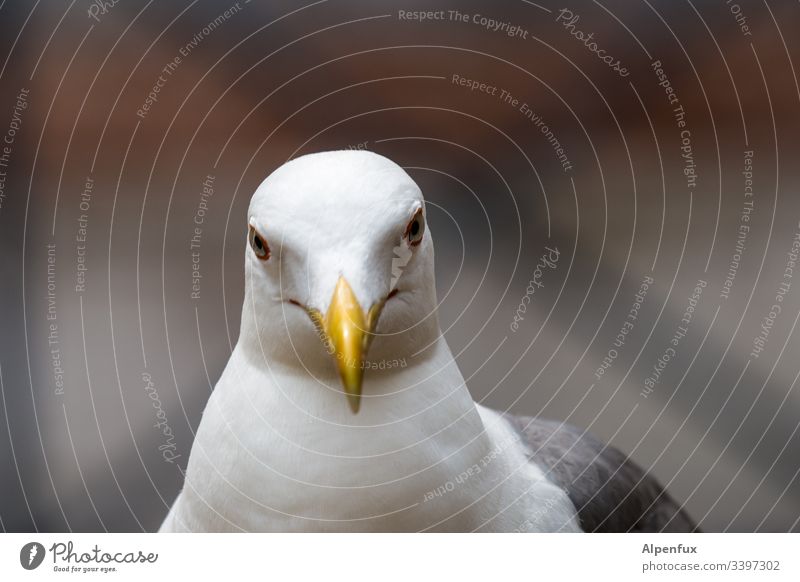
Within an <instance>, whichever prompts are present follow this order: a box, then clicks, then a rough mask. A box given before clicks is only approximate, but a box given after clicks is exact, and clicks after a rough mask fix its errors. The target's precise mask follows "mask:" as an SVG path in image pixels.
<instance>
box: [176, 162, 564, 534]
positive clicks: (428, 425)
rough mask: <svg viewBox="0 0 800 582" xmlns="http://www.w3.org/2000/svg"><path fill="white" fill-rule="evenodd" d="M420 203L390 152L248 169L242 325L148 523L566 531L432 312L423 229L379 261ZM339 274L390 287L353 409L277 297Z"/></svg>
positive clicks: (322, 352) (291, 309) (549, 490)
mask: <svg viewBox="0 0 800 582" xmlns="http://www.w3.org/2000/svg"><path fill="white" fill-rule="evenodd" d="M423 204H424V201H423V199H422V194H421V192H420V191H419V188H418V187H417V186H416V184H415V183H414V182H413V181H412V180H411V178H410V177H409V176H408V175H407V174H406V173H405V172H404V171H403V170H402V169H401V168H400V167H399V166H397V165H396V164H394V163H393V162H391V161H389V160H387V159H386V158H383V157H381V156H378V155H376V154H373V153H369V152H364V151H359V152H356V151H347V152H328V153H321V154H313V155H309V156H304V157H302V158H298V159H296V160H293V161H291V162H289V163H287V164H285V165H284V166H282V167H281V168H279V169H278V170H277V171H275V172H274V173H273V174H272V175H270V176H269V177H268V178H267V179H266V180H265V181H264V183H263V184H262V185H261V186H260V187H259V189H258V190H257V191H256V193H255V195H254V196H253V200H252V202H251V205H250V211H249V221H250V224H251V225H253V226H254V227H255V228H257V230H258V231H259V233H260V234H261V235H263V236H264V238H265V240H266V241H267V244H269V246H270V249H271V252H272V256H271V258H270V259H269V260H268V261H266V262H264V261H260V260H258V258H257V257H255V255H254V254H253V253H252V251H250V250H249V248H248V251H247V260H246V269H245V271H246V291H245V301H244V308H243V312H242V326H241V335H240V338H239V342H238V343H237V345H236V348H235V349H234V351H233V354H232V355H231V358H230V360H229V362H228V365H227V366H226V368H225V371H224V372H223V374H222V377H221V378H220V380H219V382H218V383H217V386H216V388H215V390H214V392H213V394H212V396H211V398H210V399H209V402H208V405H207V407H206V410H205V412H204V414H203V418H202V422H201V424H200V427H199V429H198V432H197V437H196V439H195V443H194V446H193V448H192V453H191V455H190V459H189V464H188V467H187V474H186V483H185V486H184V489H183V491H182V492H181V494H180V496H179V497H178V499H177V500H176V502H175V504H174V506H173V508H172V509H171V511H170V513H169V515H168V517H167V519H166V520H165V522H164V524H163V525H162V528H161V529H162V531H186V530H190V531H240V530H245V531H421V530H437V531H472V530H482V531H513V530H525V531H551V530H558V529H560V528H561V529H562V530H566V531H579V527H578V524H577V521H576V518H575V508H574V506H573V505H572V503H571V502H570V501H569V499H568V497H567V496H566V494H565V493H564V492H563V491H562V490H561V489H559V488H558V487H556V486H555V485H554V484H552V483H551V482H549V481H548V480H547V479H546V478H545V477H544V475H543V474H542V473H541V471H540V470H539V469H538V468H536V467H535V466H534V465H533V464H531V463H529V462H528V461H527V459H526V457H525V454H524V448H523V446H522V445H521V444H520V442H519V440H518V438H517V436H516V434H515V433H514V432H513V431H512V430H511V428H510V426H509V425H508V423H507V422H506V421H505V420H504V419H503V418H502V417H500V416H499V415H498V414H497V413H494V412H492V411H490V410H488V409H486V408H483V407H481V406H478V405H476V404H475V403H474V402H473V400H472V398H471V397H470V395H469V392H468V390H467V388H466V386H465V383H464V379H463V377H462V375H461V373H460V372H459V370H458V367H457V365H456V363H455V361H454V359H453V357H452V355H451V352H450V350H449V348H448V346H447V344H446V342H445V340H444V338H443V337H442V336H441V331H440V329H439V324H438V320H437V317H436V293H435V289H434V279H433V242H432V239H431V236H430V230H428V231H426V232H425V235H424V238H423V241H422V243H421V244H420V245H419V246H418V247H414V250H413V255H412V256H411V257H410V258H409V259H408V261H407V263H406V264H405V265H404V266H403V269H402V273H401V274H400V276H399V278H398V277H397V273H396V272H395V273H394V275H393V273H392V265H393V262H392V259H393V258H396V257H397V255H398V253H397V252H396V247H397V245H398V244H403V240H402V236H403V233H404V229H405V227H406V225H407V223H408V221H409V220H410V218H411V217H412V216H413V214H414V212H416V211H417V209H419V208H421V207H422V206H423ZM395 266H396V265H395ZM339 276H344V277H345V278H346V279H347V280H348V281H349V283H350V285H351V286H352V288H353V291H354V292H355V295H356V297H358V299H359V302H360V303H361V305H362V307H364V308H365V309H368V308H369V306H370V305H372V304H373V303H375V302H378V301H381V300H383V299H384V298H385V297H386V296H387V295H388V293H389V292H390V291H391V290H392V286H393V284H394V283H395V280H396V286H397V289H398V294H397V295H396V296H395V297H393V298H392V299H390V300H389V301H388V302H387V303H386V306H385V309H384V311H383V313H382V315H381V318H380V323H379V326H378V333H379V335H378V337H377V338H376V339H375V340H374V342H373V344H372V346H371V348H370V351H369V354H368V359H369V361H370V362H371V363H373V364H374V366H375V367H376V368H378V369H370V368H368V369H367V371H366V374H365V378H364V396H363V402H362V406H361V410H360V412H359V413H358V414H353V413H352V412H351V411H350V409H349V407H348V406H347V402H346V399H345V398H344V395H343V394H342V390H341V387H340V385H339V379H338V376H337V373H336V368H335V366H334V363H333V358H332V357H331V355H330V354H329V353H327V351H326V349H325V347H324V345H323V343H322V342H321V341H320V338H319V337H318V335H317V332H316V330H315V329H314V326H313V325H312V324H311V321H310V319H309V317H308V315H307V314H306V312H305V311H304V310H303V309H302V308H300V307H297V306H296V305H294V304H292V303H289V300H294V301H296V302H299V303H301V304H303V305H305V306H308V307H312V308H315V309H318V310H319V311H320V312H322V313H325V311H326V310H327V307H328V303H329V302H330V298H331V296H332V293H333V288H334V286H335V284H336V281H337V280H338V278H339ZM381 363H382V364H381ZM381 367H383V369H380V368H381Z"/></svg>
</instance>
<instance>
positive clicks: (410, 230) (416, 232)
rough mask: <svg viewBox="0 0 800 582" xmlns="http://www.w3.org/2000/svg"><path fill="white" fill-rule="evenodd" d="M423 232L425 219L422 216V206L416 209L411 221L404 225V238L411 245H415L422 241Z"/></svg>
mask: <svg viewBox="0 0 800 582" xmlns="http://www.w3.org/2000/svg"><path fill="white" fill-rule="evenodd" d="M424 234H425V219H424V218H423V216H422V208H420V209H419V210H417V212H416V213H415V214H414V217H413V218H412V219H411V222H409V223H408V226H407V227H406V233H405V238H406V239H407V240H408V244H409V245H411V246H417V245H418V244H419V243H421V242H422V235H424Z"/></svg>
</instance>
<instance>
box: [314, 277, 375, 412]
mask: <svg viewBox="0 0 800 582" xmlns="http://www.w3.org/2000/svg"><path fill="white" fill-rule="evenodd" d="M382 309H383V302H380V303H376V304H375V305H373V306H372V307H371V308H370V310H369V312H368V313H365V312H364V310H363V309H362V308H361V305H360V304H359V303H358V299H357V298H356V296H355V294H354V293H353V289H352V288H351V287H350V284H349V283H348V282H347V280H346V279H345V278H344V277H339V280H338V281H337V283H336V289H334V291H333V298H332V299H331V304H330V307H328V313H326V314H325V317H320V314H319V312H318V311H312V312H311V318H312V320H314V323H315V324H316V325H317V326H318V327H319V328H321V329H322V330H323V331H324V333H325V339H326V343H327V345H328V348H329V351H330V352H331V354H332V355H333V357H334V358H336V366H337V367H338V369H339V376H340V377H341V380H342V386H343V387H344V392H345V394H346V395H347V402H348V404H349V405H350V409H351V410H352V411H353V412H354V413H356V412H358V409H359V406H360V404H361V386H362V384H363V381H364V357H365V356H366V353H367V350H368V349H369V344H370V342H371V341H372V338H373V331H374V329H375V326H376V325H377V323H378V317H379V316H380V313H381V310H382Z"/></svg>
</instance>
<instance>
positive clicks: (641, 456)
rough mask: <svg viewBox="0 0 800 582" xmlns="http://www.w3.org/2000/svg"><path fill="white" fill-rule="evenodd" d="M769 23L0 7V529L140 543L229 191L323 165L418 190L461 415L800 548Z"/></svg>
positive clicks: (226, 217)
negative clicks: (314, 156)
mask: <svg viewBox="0 0 800 582" xmlns="http://www.w3.org/2000/svg"><path fill="white" fill-rule="evenodd" d="M562 9H563V10H566V11H567V12H562ZM420 10H426V11H443V12H439V13H438V14H440V15H441V18H440V19H437V20H433V19H431V20H426V21H418V20H417V21H415V20H409V19H408V18H406V17H405V16H404V15H405V14H406V13H407V12H413V11H420ZM451 10H458V11H459V12H460V13H461V15H460V16H456V15H455V14H454V13H451V12H449V11H451ZM568 13H571V14H568ZM463 15H465V16H466V21H465V20H464V18H463ZM575 16H577V17H578V18H577V20H576V19H575ZM489 19H491V22H490V20H489ZM799 25H800V6H798V4H797V3H796V2H792V1H788V0H783V1H778V0H771V1H769V2H764V3H759V2H750V1H747V0H741V1H740V2H739V3H738V4H734V3H726V2H716V1H715V2H711V1H704V0H692V1H684V0H682V1H679V2H673V1H671V0H669V1H667V0H641V1H636V2H628V1H622V0H603V1H602V2H588V1H571V2H570V3H568V4H567V5H562V4H555V3H553V2H552V1H550V0H542V1H541V2H537V3H532V2H526V1H522V0H519V1H511V0H509V1H502V2H488V1H486V2H475V1H466V2H465V1H460V2H457V3H456V2H455V1H454V0H451V1H450V2H445V3H441V2H424V3H423V2H410V1H409V2H389V1H383V0H381V1H376V2H365V1H362V2H355V1H339V0H329V1H324V0H323V1H318V2H309V3H296V2H284V1H276V2H261V1H256V0H254V1H252V2H246V1H245V0H240V1H239V2H238V3H235V2H231V3H229V2H225V1H209V0H196V1H185V0H184V1H180V2H166V1H155V2H153V1H151V2H145V1H141V0H137V1H134V0H130V1H128V0H125V1H124V2H119V3H117V4H116V5H113V6H111V3H102V2H89V1H86V0H77V1H53V2H42V3H39V2H37V3H35V4H34V3H29V2H22V1H15V0H7V1H4V2H2V3H0V66H2V69H0V79H1V81H0V87H1V88H2V89H0V140H4V141H3V142H2V143H0V156H2V157H0V172H2V174H1V175H0V180H2V182H0V202H1V204H0V281H2V283H0V305H2V311H1V312H0V322H2V323H1V324H0V379H1V380H2V383H1V384H0V388H1V390H0V392H1V393H2V398H1V399H0V408H1V409H2V414H0V525H1V526H2V528H3V529H4V530H6V531H32V530H40V531H65V530H74V531H103V530H108V531H140V530H154V529H156V528H157V526H158V524H159V523H160V521H161V519H162V518H163V516H164V515H165V513H166V511H167V507H168V506H169V504H170V503H171V502H172V500H173V499H174V496H175V495H176V494H177V491H178V490H179V488H180V486H181V483H182V474H181V468H182V467H185V464H186V461H187V458H188V454H189V450H190V447H191V444H192V436H193V431H194V430H195V429H196V427H197V425H198V423H199V420H200V415H201V412H202V410H203V406H204V404H205V401H206V399H207V398H208V395H209V393H210V391H211V389H212V386H213V384H214V382H215V381H216V378H217V377H218V375H219V373H220V372H221V370H222V367H223V366H224V364H225V362H226V361H227V358H228V355H229V354H230V351H231V349H232V346H233V345H234V344H235V341H236V338H237V333H238V325H239V314H240V308H241V299H242V294H243V269H242V264H243V262H242V250H243V245H244V237H245V211H246V208H247V204H248V201H249V197H250V195H251V194H252V192H253V191H254V190H255V188H256V187H257V185H258V184H259V183H260V182H261V180H262V179H263V178H264V177H265V176H266V175H267V174H269V173H270V172H271V171H272V170H273V169H275V168H276V167H277V166H278V165H280V164H281V163H282V162H284V161H285V160H287V159H289V158H292V157H294V156H297V155H300V154H303V153H308V152H313V151H319V150H326V149H333V148H347V147H352V148H366V149H370V150H373V151H376V152H378V153H381V154H384V155H386V156H389V157H390V158H392V159H394V160H395V161H397V162H398V163H400V164H401V165H403V166H404V167H406V168H408V171H409V173H410V174H411V175H412V176H413V177H414V178H415V179H416V180H417V181H418V183H419V184H420V186H421V187H422V189H423V192H424V193H425V195H426V197H427V199H428V201H429V204H430V206H429V208H430V210H429V222H430V224H431V230H432V232H433V233H434V236H435V240H436V250H437V277H438V280H437V285H438V288H439V293H440V298H441V299H442V307H441V314H440V317H441V321H442V327H443V329H444V330H445V333H446V336H447V339H448V341H449V343H450V345H451V347H452V349H453V351H454V353H455V354H457V359H458V361H459V364H460V366H461V368H462V370H463V372H464V375H465V377H466V378H467V379H468V384H469V388H470V390H471V392H472V393H473V395H474V396H475V398H476V399H478V400H483V401H484V402H485V403H487V404H488V405H490V406H493V407H496V408H499V409H502V410H506V409H509V410H511V411H512V412H516V413H520V414H529V415H534V414H538V415H542V416H545V417H549V418H556V419H562V420H564V419H566V420H567V421H568V422H570V423H573V424H576V425H579V426H581V427H588V428H589V430H591V431H592V432H593V433H594V434H596V435H597V436H599V437H600V438H602V439H605V440H608V441H610V442H612V443H613V444H614V445H615V446H617V447H619V448H620V449H622V450H623V451H625V452H626V453H629V454H630V455H631V456H632V457H633V458H634V459H635V460H636V461H637V462H638V463H640V464H642V465H643V466H644V467H647V468H650V469H651V470H652V471H653V472H654V474H655V475H656V476H657V477H658V478H659V479H660V481H661V482H662V483H663V484H666V485H668V488H669V490H670V491H671V492H672V494H673V495H674V496H675V497H676V499H678V500H679V501H680V502H681V503H685V504H686V507H687V509H688V511H689V512H690V513H691V515H692V516H693V517H694V518H695V519H696V520H699V521H701V526H702V527H703V528H704V529H705V530H709V531H789V530H795V531H798V530H800V526H799V525H798V520H799V519H800V482H799V481H798V472H799V471H800V435H798V426H799V425H798V422H800V419H799V418H798V412H799V411H800V388H798V387H797V385H796V382H797V377H798V371H800V358H798V347H799V344H798V337H797V334H796V333H795V325H796V323H797V318H798V314H799V313H800V311H799V310H800V302H799V301H798V295H800V272H798V270H797V267H796V266H795V265H794V262H793V260H794V259H793V257H794V255H793V254H792V250H793V243H794V242H795V240H796V237H797V233H798V229H800V226H799V225H798V222H799V221H800V196H798V188H799V187H800V181H799V180H798V178H800V169H799V168H798V163H797V160H798V135H799V134H798V131H799V130H800V116H798V111H800V90H799V89H798V80H797V71H796V69H797V66H796V64H800V60H798V58H799V57H800V45H798V37H797V31H798V26H799ZM511 27H517V28H511ZM509 33H511V34H509ZM578 33H581V34H578ZM589 34H592V38H590V39H587V38H586V36H587V35H589ZM576 35H577V36H576ZM579 37H582V38H583V39H584V40H580V39H579ZM592 43H594V44H592ZM595 50H598V51H599V50H602V51H605V52H604V53H600V55H601V56H603V55H609V56H610V57H611V58H610V59H609V60H614V61H616V60H619V62H620V65H619V66H618V67H617V68H618V69H619V68H623V69H624V71H615V70H614V67H613V66H608V65H607V64H606V63H605V62H604V61H603V60H601V58H600V57H599V56H598V54H597V53H596V52H594V51H595ZM176 58H178V59H179V60H177V61H176V60H175V59H176ZM659 62H660V66H658V64H656V65H654V63H659ZM659 68H660V69H663V74H664V75H665V76H666V77H664V76H661V77H659V74H658V71H657V69H659ZM623 72H624V74H621V73H623ZM454 75H458V77H457V78H455V82H454ZM462 78H463V79H467V80H470V81H475V82H476V85H477V86H478V88H477V89H474V90H471V89H470V88H469V86H468V85H465V84H462V83H460V82H459V80H460V79H462ZM665 79H666V80H665ZM464 83H466V81H464ZM482 83H483V84H485V87H484V90H481V89H480V84H482ZM667 86H669V88H670V89H671V90H672V91H673V92H674V93H672V94H674V96H675V97H673V99H677V101H674V102H673V103H670V102H669V100H668V99H669V96H670V94H668V93H667ZM493 87H496V88H497V89H495V90H492V88H493ZM156 89H157V93H155V94H154V97H155V100H152V99H151V100H150V101H149V108H147V106H148V95H149V94H150V93H151V92H154V91H156ZM504 91H505V92H504ZM507 96H508V98H506V97H507ZM678 107H682V108H683V114H685V116H683V115H681V114H680V112H679V111H678V112H676V108H678ZM533 114H535V115H536V117H533ZM536 120H538V124H537V121H536ZM679 121H682V122H684V123H685V126H683V127H681V126H679ZM543 125H545V126H546V128H544V129H543ZM687 132H688V133H687ZM9 140H10V141H9ZM3 148H5V149H3ZM558 148H560V149H558ZM682 148H683V149H682ZM747 152H751V153H747ZM559 157H560V159H559ZM748 160H749V161H748ZM746 165H747V167H746ZM685 170H686V171H685ZM745 171H747V172H749V173H748V174H744V173H743V172H745ZM687 174H688V175H687ZM209 177H211V181H212V182H213V195H212V196H206V197H203V183H204V182H205V181H207V180H209ZM748 181H749V183H748ZM87 182H88V183H89V186H90V187H87ZM746 188H750V189H749V190H746ZM745 217H746V218H745ZM196 219H198V220H200V219H202V224H200V225H199V229H200V233H199V235H198V234H197V233H196V231H195V228H196V227H198V224H197V223H196V222H195V221H196ZM743 227H744V228H743ZM193 236H196V238H195V241H194V242H195V243H196V247H195V248H193V247H192V242H193V241H192V237H193ZM546 247H549V248H556V249H558V251H559V261H558V263H557V264H556V265H555V268H550V269H546V270H544V272H543V273H540V275H541V277H539V275H536V264H537V262H538V261H539V259H540V257H541V256H542V254H543V253H545V252H547V251H546V250H545V248H546ZM795 250H796V249H795ZM193 253H195V254H194V255H193ZM198 274H199V275H200V277H197V275H198ZM534 277H537V280H538V281H540V282H541V285H542V286H541V287H537V288H536V292H535V293H534V294H533V295H529V299H530V302H529V303H526V311H525V312H524V313H522V312H518V310H519V306H520V304H521V302H522V301H523V297H524V296H525V295H526V292H527V291H526V289H527V288H528V286H529V281H531V280H532V279H533V278H534ZM195 279H199V283H197V284H198V285H199V296H197V295H195V297H193V296H192V292H193V288H192V287H193V284H194V283H196V281H193V280H195ZM650 279H652V284H651V285H650V286H649V289H648V290H647V294H646V297H645V298H644V299H643V301H642V305H641V308H640V310H639V312H638V317H637V319H636V320H632V319H630V318H629V317H628V315H629V313H630V310H631V306H632V305H633V304H634V303H635V302H636V301H637V299H636V296H637V294H639V292H640V287H641V285H642V282H643V281H645V280H650ZM698 281H702V282H703V283H704V284H705V285H706V286H705V288H704V290H703V293H702V295H701V296H700V299H699V302H698V303H697V305H696V308H694V312H693V314H692V317H691V322H690V323H689V324H688V325H686V322H682V321H681V320H682V319H684V314H685V312H686V311H687V309H688V308H689V307H690V296H691V295H692V294H693V292H694V291H693V289H694V288H695V287H696V285H697V284H698ZM726 289H727V290H728V291H727V292H726ZM778 296H780V298H781V299H780V300H778V299H777V297H778ZM526 301H527V300H526ZM773 305H777V306H778V307H779V308H780V313H774V314H773V316H771V315H770V312H775V311H776V310H775V309H773V307H772V306H773ZM515 315H517V322H516V326H513V327H512V323H513V322H514V321H515ZM626 321H628V322H631V323H632V324H633V325H631V326H628V327H627V328H625V329H626V331H628V333H627V334H626V335H625V336H624V338H625V339H624V342H622V343H620V342H617V345H616V346H615V338H617V336H618V334H619V333H620V330H622V329H623V327H624V326H625V323H626ZM681 327H685V328H686V329H685V337H684V334H683V333H682V332H680V331H679V328H681ZM676 333H678V335H679V336H680V337H679V339H678V340H676V343H677V346H674V345H673V344H671V340H672V339H673V338H674V337H675V334H676ZM759 338H760V339H759ZM755 342H761V343H760V344H759V343H755ZM671 346H672V347H674V354H673V353H672V352H671V351H668V349H669V348H670V347H671ZM756 348H758V349H756ZM754 349H755V352H756V353H754ZM610 350H616V351H615V352H610ZM609 353H611V354H612V356H609ZM665 355H666V356H667V357H668V358H669V359H670V361H669V362H668V363H666V364H663V365H661V364H659V360H660V359H661V360H662V361H663V359H664V356H665ZM604 358H607V359H606V368H605V369H604V373H603V374H602V375H601V374H599V373H598V369H599V368H601V367H602V366H603V360H604ZM612 360H613V361H612ZM654 367H658V368H662V369H660V370H659V372H658V373H657V374H656V372H654ZM654 374H656V375H657V376H658V382H657V383H655V385H654V386H653V387H652V388H648V386H647V382H648V378H651V379H652V378H653V377H654ZM154 399H157V400H154ZM154 402H158V406H157V407H156V406H154ZM166 429H168V431H169V433H170V434H169V435H165V434H164V433H165V430H166Z"/></svg>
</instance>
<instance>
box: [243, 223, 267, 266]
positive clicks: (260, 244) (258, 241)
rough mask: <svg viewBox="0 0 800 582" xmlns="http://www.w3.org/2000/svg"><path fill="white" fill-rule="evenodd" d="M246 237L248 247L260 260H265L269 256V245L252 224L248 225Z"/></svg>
mask: <svg viewBox="0 0 800 582" xmlns="http://www.w3.org/2000/svg"><path fill="white" fill-rule="evenodd" d="M247 239H248V240H249V241H250V247H251V248H252V249H253V252H254V253H255V254H256V256H257V257H258V258H259V259H261V260H262V261H266V260H267V259H268V258H269V246H268V245H267V241H265V240H264V239H263V238H261V235H260V234H258V232H256V229H255V228H253V227H252V226H251V227H250V232H249V233H248V235H247Z"/></svg>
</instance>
